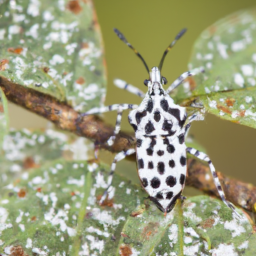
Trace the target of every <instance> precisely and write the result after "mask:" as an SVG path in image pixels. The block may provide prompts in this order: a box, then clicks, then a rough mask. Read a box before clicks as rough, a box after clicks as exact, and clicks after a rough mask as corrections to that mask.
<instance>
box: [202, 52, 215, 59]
mask: <svg viewBox="0 0 256 256" xmlns="http://www.w3.org/2000/svg"><path fill="white" fill-rule="evenodd" d="M212 58H213V54H212V53H208V54H205V56H204V59H205V60H211V59H212Z"/></svg>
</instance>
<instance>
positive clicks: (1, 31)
mask: <svg viewBox="0 0 256 256" xmlns="http://www.w3.org/2000/svg"><path fill="white" fill-rule="evenodd" d="M5 32H6V31H5V29H0V40H3V39H4V34H5Z"/></svg>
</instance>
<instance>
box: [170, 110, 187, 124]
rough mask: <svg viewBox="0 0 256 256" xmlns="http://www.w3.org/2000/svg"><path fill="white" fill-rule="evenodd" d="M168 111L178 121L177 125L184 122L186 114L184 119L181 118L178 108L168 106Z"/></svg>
mask: <svg viewBox="0 0 256 256" xmlns="http://www.w3.org/2000/svg"><path fill="white" fill-rule="evenodd" d="M168 112H169V113H170V114H171V115H173V116H174V117H175V118H176V119H177V120H178V121H179V126H180V127H183V125H184V123H185V122H186V115H185V116H184V119H181V117H180V110H179V109H178V108H169V109H168Z"/></svg>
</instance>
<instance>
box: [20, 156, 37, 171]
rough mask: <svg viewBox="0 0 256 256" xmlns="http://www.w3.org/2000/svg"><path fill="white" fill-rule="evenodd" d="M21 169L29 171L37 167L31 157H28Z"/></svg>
mask: <svg viewBox="0 0 256 256" xmlns="http://www.w3.org/2000/svg"><path fill="white" fill-rule="evenodd" d="M23 167H24V169H31V168H37V167H39V165H38V164H36V163H35V162H34V159H33V157H30V156H28V157H26V158H25V159H24V162H23Z"/></svg>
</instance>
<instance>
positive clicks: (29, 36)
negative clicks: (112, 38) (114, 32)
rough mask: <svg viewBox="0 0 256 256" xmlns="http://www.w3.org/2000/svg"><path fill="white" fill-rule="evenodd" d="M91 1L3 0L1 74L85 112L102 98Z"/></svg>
mask: <svg viewBox="0 0 256 256" xmlns="http://www.w3.org/2000/svg"><path fill="white" fill-rule="evenodd" d="M92 7H93V5H92V3H91V2H90V1H78V0H74V1H68V0H63V1H51V0H45V1H37V0H35V1H33V2H31V1H29V0H17V1H15V4H13V2H12V1H8V0H5V1H3V3H1V16H0V45H1V46H0V55H1V60H0V76H2V77H6V78H8V79H10V80H11V81H13V82H15V83H18V84H21V85H23V86H27V87H32V88H34V89H36V90H39V91H41V92H43V93H46V94H51V95H53V96H55V97H56V98H58V99H59V100H61V101H67V102H68V103H69V104H70V105H72V106H73V107H75V109H76V110H79V111H85V110H88V109H90V108H92V107H94V106H98V105H100V104H102V101H103V100H104V97H105V86H106V81H105V69H104V66H103V50H102V45H101V36H100V33H99V26H98V23H97V19H96V16H95V14H94V12H93V8H92Z"/></svg>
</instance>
